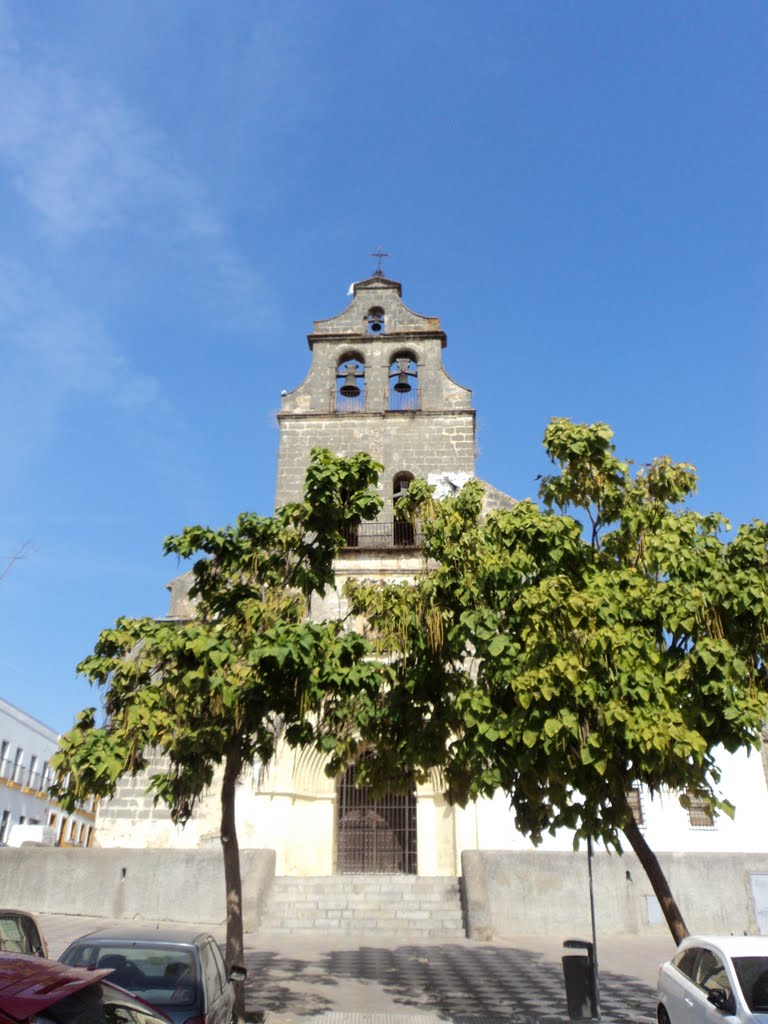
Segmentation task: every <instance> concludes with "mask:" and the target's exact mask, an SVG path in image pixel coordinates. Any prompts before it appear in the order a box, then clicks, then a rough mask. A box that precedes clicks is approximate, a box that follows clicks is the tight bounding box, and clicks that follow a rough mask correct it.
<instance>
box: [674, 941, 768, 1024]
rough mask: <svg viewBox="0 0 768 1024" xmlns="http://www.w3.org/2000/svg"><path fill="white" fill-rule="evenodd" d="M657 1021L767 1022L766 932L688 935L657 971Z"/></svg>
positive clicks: (680, 1023)
mask: <svg viewBox="0 0 768 1024" xmlns="http://www.w3.org/2000/svg"><path fill="white" fill-rule="evenodd" d="M656 1015H657V1018H658V1021H659V1024H725V1022H726V1021H728V1022H732V1021H739V1022H743V1024H768V935H724V936H709V935H707V936H699V935H690V936H689V937H688V938H687V939H683V941H682V942H681V943H680V945H679V946H678V948H677V952H676V953H675V955H674V956H673V957H672V959H671V960H668V961H667V962H666V963H663V964H662V965H661V969H660V971H659V984H658V990H657V1008H656Z"/></svg>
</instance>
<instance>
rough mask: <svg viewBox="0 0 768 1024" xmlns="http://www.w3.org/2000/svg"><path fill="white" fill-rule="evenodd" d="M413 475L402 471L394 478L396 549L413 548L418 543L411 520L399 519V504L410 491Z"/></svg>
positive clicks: (393, 502) (393, 500)
mask: <svg viewBox="0 0 768 1024" xmlns="http://www.w3.org/2000/svg"><path fill="white" fill-rule="evenodd" d="M412 480H413V473H408V472H406V471H402V472H400V473H395V475H394V477H393V478H392V509H393V511H394V541H395V546H396V547H403V548H412V547H413V546H414V545H415V543H416V530H415V529H414V525H413V523H412V522H411V521H410V519H399V518H398V516H397V502H398V499H399V498H402V497H403V496H404V495H405V494H406V493H407V491H408V488H409V486H410V484H411V481H412Z"/></svg>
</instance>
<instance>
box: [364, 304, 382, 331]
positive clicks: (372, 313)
mask: <svg viewBox="0 0 768 1024" xmlns="http://www.w3.org/2000/svg"><path fill="white" fill-rule="evenodd" d="M365 319H366V325H367V329H368V334H384V332H385V330H386V326H387V325H386V320H385V318H384V310H383V309H382V308H381V306H372V307H371V308H370V309H369V310H368V315H367V316H366V318H365Z"/></svg>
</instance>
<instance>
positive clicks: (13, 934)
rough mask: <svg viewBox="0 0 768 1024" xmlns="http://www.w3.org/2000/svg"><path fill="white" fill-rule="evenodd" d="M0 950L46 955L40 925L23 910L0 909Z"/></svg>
mask: <svg viewBox="0 0 768 1024" xmlns="http://www.w3.org/2000/svg"><path fill="white" fill-rule="evenodd" d="M0 951H2V952H3V953H31V954H32V956H48V946H47V944H46V941H45V939H44V938H43V933H42V932H41V931H40V926H39V925H38V923H37V921H36V920H35V919H34V917H33V916H32V915H31V914H28V913H27V912H26V911H24V910H0Z"/></svg>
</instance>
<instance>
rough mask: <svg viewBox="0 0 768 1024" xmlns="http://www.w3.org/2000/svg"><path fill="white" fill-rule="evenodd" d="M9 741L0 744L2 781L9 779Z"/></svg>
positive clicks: (0, 773)
mask: <svg viewBox="0 0 768 1024" xmlns="http://www.w3.org/2000/svg"><path fill="white" fill-rule="evenodd" d="M8 767H9V766H8V740H3V741H2V743H0V779H7V778H8Z"/></svg>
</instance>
